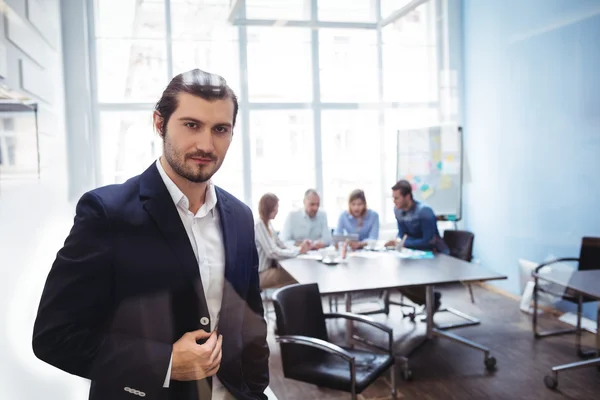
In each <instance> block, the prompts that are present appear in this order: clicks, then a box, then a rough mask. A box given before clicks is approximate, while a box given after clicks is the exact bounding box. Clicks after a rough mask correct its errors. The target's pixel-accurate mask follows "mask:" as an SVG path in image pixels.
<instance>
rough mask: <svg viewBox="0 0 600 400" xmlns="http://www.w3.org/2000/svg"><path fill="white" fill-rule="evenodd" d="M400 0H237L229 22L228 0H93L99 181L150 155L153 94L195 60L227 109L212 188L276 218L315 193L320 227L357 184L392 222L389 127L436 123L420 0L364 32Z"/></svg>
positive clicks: (157, 149) (426, 20)
mask: <svg viewBox="0 0 600 400" xmlns="http://www.w3.org/2000/svg"><path fill="white" fill-rule="evenodd" d="M409 3H410V1H409V0H353V1H351V2H350V1H345V0H316V1H313V0H286V1H279V0H245V1H243V2H241V3H240V4H241V5H239V6H238V7H239V8H240V10H238V11H239V13H238V14H237V15H235V16H234V17H233V18H231V15H230V12H231V9H230V7H231V4H232V2H231V1H230V0H205V1H189V0H95V13H96V14H95V15H96V18H95V29H96V39H95V44H96V45H95V46H94V49H95V52H94V53H93V55H94V56H95V57H94V60H95V62H96V67H97V71H98V72H97V75H96V89H97V94H98V98H97V100H98V106H99V113H98V115H99V117H100V118H99V134H100V135H101V137H100V140H99V142H100V144H101V157H100V159H101V162H102V176H103V181H104V182H103V183H114V182H122V181H124V180H125V179H127V178H128V177H130V176H132V175H135V174H138V173H140V172H142V171H143V170H144V168H146V167H147V166H148V165H149V163H151V162H152V161H153V160H155V159H156V158H157V157H158V156H159V155H160V154H161V152H162V140H161V139H160V138H159V137H158V136H157V135H156V134H155V133H154V130H153V128H152V111H153V107H154V104H155V103H156V101H157V100H158V99H159V97H160V95H161V93H162V91H163V90H164V87H165V86H166V85H167V83H168V82H169V80H170V79H171V78H172V76H173V75H174V74H178V73H180V72H183V71H187V70H190V69H193V68H200V69H203V70H207V71H210V72H214V73H218V74H220V75H222V76H223V77H224V78H225V79H226V80H227V82H228V84H229V85H230V86H231V87H232V88H233V89H234V91H235V92H236V93H237V94H238V100H239V105H240V112H239V115H238V123H237V126H236V127H235V132H234V136H233V141H232V144H231V147H230V149H229V152H228V155H227V157H226V159H225V162H224V164H223V166H222V167H221V170H220V171H219V172H217V174H216V175H215V178H214V180H215V182H216V183H217V184H219V185H221V186H223V188H224V189H226V190H228V191H230V192H232V193H233V194H234V195H236V196H238V197H239V198H240V199H242V200H244V201H245V202H246V203H247V204H248V205H250V206H251V207H252V209H253V210H255V211H256V209H257V203H258V200H259V199H260V197H261V196H262V195H263V194H264V193H266V192H273V193H275V194H276V195H277V196H278V197H279V198H280V199H281V201H280V217H279V218H277V220H276V221H275V226H276V228H280V227H281V223H282V221H283V220H284V218H285V214H287V213H288V212H289V211H291V210H293V209H295V208H299V207H301V206H302V197H303V193H304V191H305V190H306V189H308V188H316V189H317V190H319V191H321V192H322V193H323V203H322V204H323V208H324V209H325V210H326V211H327V213H328V215H329V220H330V224H331V225H332V226H333V225H335V223H336V221H337V218H338V216H339V214H340V212H342V211H343V210H345V209H347V199H348V195H349V193H350V192H351V191H352V190H354V189H357V188H360V189H363V190H364V191H365V193H366V196H367V200H368V203H369V207H370V208H372V209H374V210H376V211H377V212H379V214H380V216H381V219H382V223H383V225H384V226H385V224H386V223H387V224H388V225H389V226H392V225H393V221H394V220H393V213H392V203H391V199H390V190H389V188H390V187H391V186H392V185H393V183H394V181H395V179H396V168H397V166H396V132H397V131H398V129H403V128H407V127H419V126H424V125H431V124H434V123H437V122H440V115H441V114H440V107H439V103H440V97H441V96H440V90H442V89H443V88H440V87H439V81H440V79H439V76H440V68H441V67H440V63H441V61H443V60H442V57H441V56H440V48H439V46H440V43H439V42H441V41H440V38H441V35H440V34H439V29H438V28H437V26H438V25H439V21H438V19H439V18H437V17H436V10H435V2H434V1H433V0H430V1H427V2H425V3H423V4H421V5H420V6H418V7H417V8H415V9H414V10H412V11H410V12H409V13H408V14H406V15H405V16H403V17H402V18H401V19H400V20H397V21H395V22H393V23H392V24H389V25H387V26H386V27H385V28H383V29H382V31H381V32H378V31H377V22H378V20H380V19H381V17H386V16H388V15H390V14H392V13H393V12H394V11H395V10H398V9H400V8H402V7H404V6H406V5H408V4H409ZM314 5H316V9H312V7H313V6H314ZM378 5H379V6H380V7H379V8H380V10H381V14H382V15H381V16H380V15H377V9H378V7H377V6H378ZM232 15H233V14H232ZM167 17H170V21H169V20H168V19H167ZM231 21H234V22H233V23H232V22H231Z"/></svg>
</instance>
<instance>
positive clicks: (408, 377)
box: [402, 369, 413, 381]
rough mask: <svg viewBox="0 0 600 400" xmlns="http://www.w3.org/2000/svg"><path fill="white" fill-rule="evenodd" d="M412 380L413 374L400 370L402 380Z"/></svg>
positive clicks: (406, 370) (407, 370) (409, 371)
mask: <svg viewBox="0 0 600 400" xmlns="http://www.w3.org/2000/svg"><path fill="white" fill-rule="evenodd" d="M412 378H413V374H412V371H411V370H410V369H404V370H402V379H404V380H405V381H412Z"/></svg>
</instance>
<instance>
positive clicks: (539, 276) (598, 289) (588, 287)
mask: <svg viewBox="0 0 600 400" xmlns="http://www.w3.org/2000/svg"><path fill="white" fill-rule="evenodd" d="M533 277H534V279H536V280H543V281H546V282H550V283H553V284H555V285H558V286H561V287H565V288H567V289H569V291H570V292H573V293H575V294H577V296H578V297H579V299H580V301H582V298H583V297H584V296H585V297H591V298H592V299H598V300H599V301H600V270H587V271H577V270H575V271H572V272H571V271H570V272H568V273H566V274H565V273H564V272H560V271H553V272H550V273H547V272H544V273H534V274H533ZM536 287H537V282H536ZM534 301H537V293H534ZM576 333H577V347H578V353H579V354H584V353H583V352H582V351H581V342H580V335H581V330H580V327H578V330H577V332H576ZM595 353H596V357H595V358H593V359H589V360H583V361H577V362H573V363H569V364H563V365H557V366H554V367H552V375H546V376H545V377H544V383H545V384H546V386H547V387H548V388H550V389H556V387H557V386H558V373H559V372H560V371H566V370H570V369H579V368H586V367H591V366H600V302H599V303H598V311H597V315H596V352H595Z"/></svg>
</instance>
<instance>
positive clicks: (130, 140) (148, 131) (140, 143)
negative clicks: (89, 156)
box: [100, 110, 162, 185]
mask: <svg viewBox="0 0 600 400" xmlns="http://www.w3.org/2000/svg"><path fill="white" fill-rule="evenodd" d="M100 140H101V142H100V151H101V153H100V154H101V165H102V184H105V185H107V184H112V183H121V182H124V181H126V180H127V179H129V178H131V177H132V176H135V175H139V174H141V173H142V172H144V170H145V169H146V168H147V167H149V166H150V164H151V163H152V161H154V160H156V159H157V158H158V157H159V156H160V154H162V139H161V138H160V137H159V136H158V135H157V134H156V133H155V132H154V128H153V126H152V110H148V111H133V112H102V113H101V114H100Z"/></svg>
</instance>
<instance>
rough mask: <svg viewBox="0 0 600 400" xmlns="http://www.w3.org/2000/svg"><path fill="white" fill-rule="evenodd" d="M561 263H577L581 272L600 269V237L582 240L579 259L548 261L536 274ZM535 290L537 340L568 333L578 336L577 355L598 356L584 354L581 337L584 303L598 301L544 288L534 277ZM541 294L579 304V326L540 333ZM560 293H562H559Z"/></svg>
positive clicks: (591, 352) (534, 314)
mask: <svg viewBox="0 0 600 400" xmlns="http://www.w3.org/2000/svg"><path fill="white" fill-rule="evenodd" d="M560 262H577V263H578V266H577V269H579V270H580V271H585V270H592V269H600V237H584V238H583V239H582V240H581V249H580V251H579V258H574V257H565V258H558V259H556V260H552V261H548V262H545V263H543V264H540V265H538V266H537V268H536V269H535V274H538V273H539V272H540V270H541V269H542V268H544V267H546V266H548V265H552V264H556V263H560ZM534 282H535V285H534V289H533V334H534V337H535V338H536V339H539V338H543V337H548V336H557V335H563V334H568V333H575V334H577V354H578V355H579V356H580V357H592V356H594V355H595V354H596V351H589V352H584V351H582V350H581V343H580V336H581V332H582V329H581V313H582V308H583V303H589V302H595V301H597V300H596V299H592V298H590V297H586V296H578V295H576V294H574V293H572V292H570V291H569V290H566V291H564V290H557V289H558V288H557V287H556V286H554V285H549V286H542V285H540V284H539V282H538V278H537V277H535V276H534ZM539 292H543V293H547V294H550V295H553V296H562V299H563V300H566V301H570V302H572V303H577V326H576V327H575V328H568V329H558V330H552V331H545V332H538V326H537V314H538V296H539ZM559 292H560V293H559Z"/></svg>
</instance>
